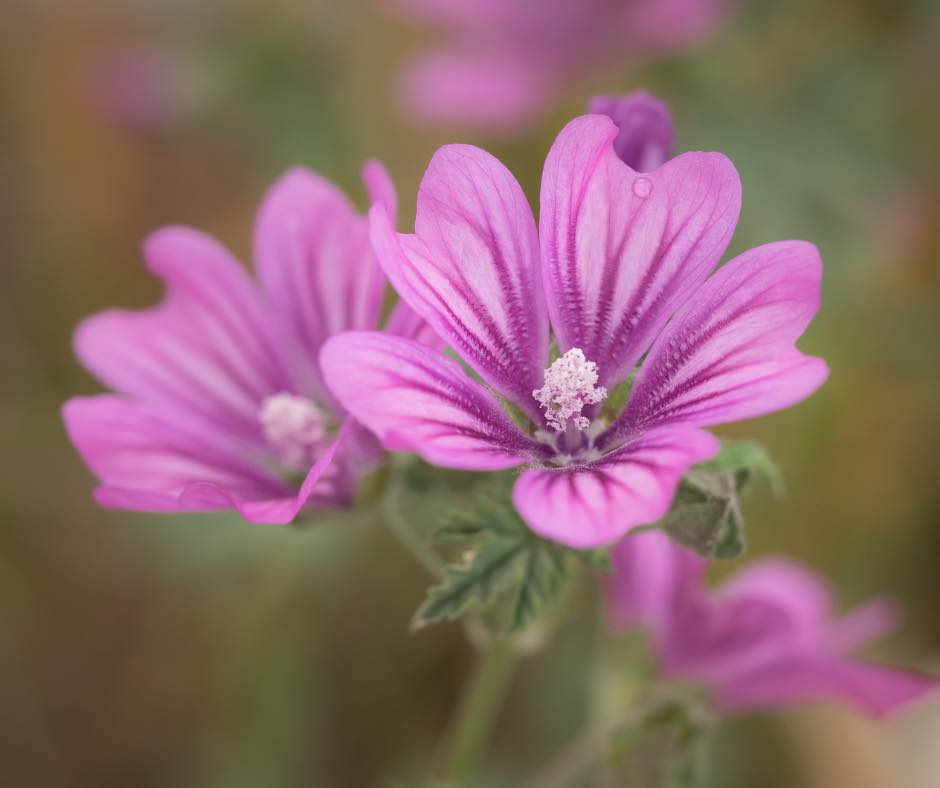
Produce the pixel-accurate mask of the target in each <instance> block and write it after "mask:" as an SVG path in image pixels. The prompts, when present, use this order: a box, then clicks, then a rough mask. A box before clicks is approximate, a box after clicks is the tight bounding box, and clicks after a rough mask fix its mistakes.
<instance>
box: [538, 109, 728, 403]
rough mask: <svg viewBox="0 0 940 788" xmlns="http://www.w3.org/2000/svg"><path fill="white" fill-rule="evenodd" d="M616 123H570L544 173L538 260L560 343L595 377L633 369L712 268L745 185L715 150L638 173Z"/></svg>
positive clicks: (611, 377) (597, 119) (591, 118)
mask: <svg viewBox="0 0 940 788" xmlns="http://www.w3.org/2000/svg"><path fill="white" fill-rule="evenodd" d="M618 133H619V132H618V129H617V127H616V126H615V125H614V124H613V123H612V122H611V121H610V119H609V118H606V117H602V116H599V115H586V116H583V117H580V118H576V119H575V120H573V121H571V122H570V123H569V124H568V125H567V126H566V127H565V128H564V129H563V130H562V132H561V134H559V135H558V139H557V140H556V141H555V144H554V145H553V146H552V149H551V151H550V153H549V155H548V158H547V160H546V162H545V170H544V172H543V175H542V192H541V204H542V212H541V224H540V235H541V242H542V261H543V262H542V265H543V276H544V279H545V288H546V293H547V296H548V302H549V313H550V315H551V319H552V326H553V328H554V329H555V334H556V336H557V337H558V341H559V346H560V348H561V350H562V351H564V350H567V349H568V348H571V347H579V348H581V349H582V350H583V351H584V353H585V355H586V356H587V357H588V359H589V360H591V361H595V362H596V363H597V365H598V372H599V375H600V381H599V383H600V384H601V385H611V384H616V383H618V382H619V381H621V380H623V379H624V378H625V377H626V376H627V374H629V372H630V371H631V370H632V368H633V366H634V365H635V364H636V362H637V360H638V359H639V358H640V356H641V355H642V354H643V353H644V352H645V351H646V350H647V349H648V348H649V346H650V344H651V343H652V341H653V339H654V338H655V337H656V335H657V334H658V333H659V332H660V331H661V330H662V328H663V326H664V325H665V323H666V321H667V320H668V319H669V317H670V316H671V315H672V313H673V312H674V311H675V309H676V308H677V307H678V306H679V305H680V304H681V303H682V302H683V301H684V300H685V299H686V298H687V297H688V296H689V295H690V294H691V293H692V292H694V291H695V289H696V288H698V287H699V286H700V285H701V283H702V282H703V281H704V280H705V278H706V276H707V275H708V273H709V272H710V271H711V270H712V269H713V268H714V267H715V265H717V263H718V261H719V259H720V258H721V255H722V253H723V252H724V250H725V247H726V246H727V244H728V241H729V239H730V238H731V234H732V232H733V230H734V226H735V223H736V222H737V217H738V212H739V210H740V205H741V194H740V183H739V180H738V177H737V173H736V172H735V170H734V167H733V166H732V165H731V163H730V162H729V161H728V160H727V159H726V158H725V157H724V156H721V155H720V154H717V153H689V154H685V155H683V156H679V157H677V158H675V159H672V160H670V161H669V162H667V163H666V164H664V165H663V166H662V167H660V168H659V169H658V170H656V171H654V172H651V173H645V174H642V175H638V174H637V173H635V172H634V171H633V170H631V169H630V168H629V167H628V166H627V165H626V164H624V163H623V162H622V161H621V160H620V158H619V157H618V156H617V153H616V152H615V150H614V140H615V139H616V138H617V136H618Z"/></svg>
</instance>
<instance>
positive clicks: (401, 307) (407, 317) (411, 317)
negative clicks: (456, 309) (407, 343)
mask: <svg viewBox="0 0 940 788" xmlns="http://www.w3.org/2000/svg"><path fill="white" fill-rule="evenodd" d="M385 331H386V332H388V333H389V334H394V335H395V336H399V337H404V338H405V339H413V340H415V342H420V343H421V344H423V345H429V346H430V347H433V348H435V349H436V350H443V349H444V342H443V341H442V340H441V338H440V337H439V336H438V335H437V334H436V333H435V332H434V329H433V328H431V326H430V325H428V321H427V320H425V319H424V318H423V317H421V315H419V314H418V313H417V312H415V311H414V310H413V309H412V308H411V307H410V306H408V304H406V303H405V302H404V301H399V302H398V303H397V304H395V307H394V308H393V309H392V314H390V315H389V316H388V322H387V323H386V324H385Z"/></svg>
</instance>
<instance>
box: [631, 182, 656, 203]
mask: <svg viewBox="0 0 940 788" xmlns="http://www.w3.org/2000/svg"><path fill="white" fill-rule="evenodd" d="M652 191H653V184H652V182H651V181H650V179H649V178H637V179H636V180H635V181H634V182H633V193H634V194H635V195H636V196H637V197H639V198H640V199H641V200H645V199H646V198H647V197H649V196H650V192H652Z"/></svg>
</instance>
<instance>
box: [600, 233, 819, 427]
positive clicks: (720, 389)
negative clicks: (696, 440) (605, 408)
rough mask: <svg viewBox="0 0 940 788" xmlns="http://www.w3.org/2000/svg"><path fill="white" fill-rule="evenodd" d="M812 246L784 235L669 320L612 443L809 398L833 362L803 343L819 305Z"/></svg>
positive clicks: (731, 267)
mask: <svg viewBox="0 0 940 788" xmlns="http://www.w3.org/2000/svg"><path fill="white" fill-rule="evenodd" d="M821 272H822V267H821V263H820V260H819V254H818V252H817V251H816V248H815V247H814V246H812V245H811V244H808V243H804V242H802V241H783V242H780V243H775V244H768V245H767V246H761V247H759V248H757V249H752V250H751V251H749V252H745V253H744V254H743V255H741V256H740V257H737V258H735V259H734V260H732V261H731V262H729V263H728V264H727V265H725V266H724V267H723V268H721V269H720V270H719V271H718V272H717V273H716V274H715V275H714V276H712V277H711V278H710V279H709V280H708V282H707V283H706V284H705V285H703V286H702V288H701V290H700V291H699V293H698V294H696V296H695V297H694V298H693V299H692V300H691V301H689V302H688V303H687V304H686V306H685V307H684V308H683V309H682V310H681V311H680V313H679V314H678V315H677V316H676V318H675V319H674V320H673V321H672V322H670V323H669V325H668V326H667V327H666V329H665V330H664V331H663V333H662V335H661V336H660V337H659V338H658V339H657V340H656V344H655V345H654V346H653V348H652V349H651V350H650V353H649V355H648V356H647V358H646V360H645V361H644V363H643V365H642V367H641V368H640V372H639V374H638V376H637V379H636V383H635V385H634V387H633V391H632V393H631V397H630V401H629V403H628V405H627V408H626V410H625V411H624V414H623V415H622V416H621V418H620V420H619V422H618V424H616V425H615V426H614V428H612V429H611V431H610V432H609V433H608V436H607V437H605V436H602V437H601V439H600V442H601V444H603V443H604V441H608V442H612V441H611V439H612V438H613V437H614V436H616V435H617V434H623V433H628V434H629V433H630V432H632V431H634V430H636V429H638V428H641V426H643V425H651V424H689V425H694V426H705V425H710V424H721V423H724V422H728V421H738V420H740V419H746V418H750V417H752V416H759V415H762V414H764V413H769V412H772V411H775V410H779V409H781V408H785V407H787V406H789V405H793V404H794V403H796V402H799V401H800V400H802V399H804V398H806V397H808V396H809V395H810V394H811V393H812V392H814V391H815V390H816V389H817V388H819V386H820V385H822V383H823V381H824V380H825V379H826V376H827V374H828V369H827V367H826V365H825V363H824V362H823V361H822V360H820V359H818V358H812V357H810V356H804V355H803V354H802V353H801V352H800V351H798V350H797V349H796V348H795V347H794V342H795V341H796V339H797V338H798V337H799V336H800V335H801V334H802V333H803V331H804V330H805V329H806V326H807V325H808V323H809V321H810V319H811V318H812V317H813V315H814V314H816V311H817V310H818V308H819V285H820V277H821Z"/></svg>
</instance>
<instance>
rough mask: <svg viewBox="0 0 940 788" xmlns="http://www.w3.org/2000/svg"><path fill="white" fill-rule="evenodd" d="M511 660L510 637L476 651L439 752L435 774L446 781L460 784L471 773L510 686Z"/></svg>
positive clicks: (455, 784) (454, 784)
mask: <svg viewBox="0 0 940 788" xmlns="http://www.w3.org/2000/svg"><path fill="white" fill-rule="evenodd" d="M514 664H515V658H514V651H513V644H512V641H511V640H509V639H506V638H504V639H500V640H496V641H494V642H493V643H491V644H490V645H489V647H488V648H486V649H484V650H481V651H480V652H479V654H478V656H477V664H476V666H475V667H474V670H473V673H472V674H471V676H470V679H469V681H468V682H467V685H466V686H465V687H464V691H463V695H462V697H461V699H460V703H459V706H458V707H457V712H456V714H455V715H454V718H453V720H452V721H451V724H450V729H449V730H448V733H447V737H446V739H445V740H444V743H443V745H444V746H443V748H442V750H441V752H440V753H439V759H438V762H439V764H440V765H439V768H438V777H439V779H440V780H442V781H444V782H445V783H446V784H448V785H452V786H462V785H464V784H465V783H466V781H467V779H468V778H469V777H470V776H471V775H472V774H473V771H474V769H475V768H476V766H477V764H478V763H479V760H480V757H481V756H482V754H483V751H484V749H485V747H486V742H487V739H488V738H489V734H490V730H491V729H492V727H493V722H494V721H495V719H496V716H497V715H498V713H499V709H500V707H501V706H502V702H503V699H504V698H505V696H506V692H507V690H508V689H509V684H510V679H511V678H512V673H513V667H514Z"/></svg>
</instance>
